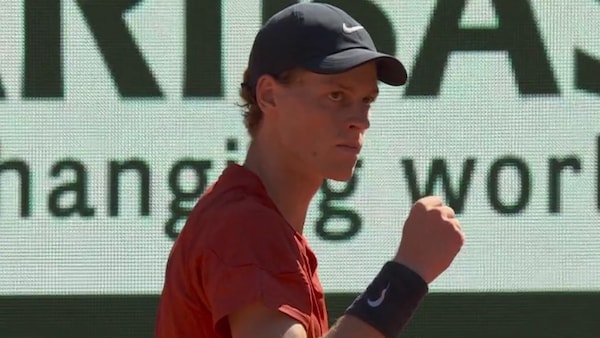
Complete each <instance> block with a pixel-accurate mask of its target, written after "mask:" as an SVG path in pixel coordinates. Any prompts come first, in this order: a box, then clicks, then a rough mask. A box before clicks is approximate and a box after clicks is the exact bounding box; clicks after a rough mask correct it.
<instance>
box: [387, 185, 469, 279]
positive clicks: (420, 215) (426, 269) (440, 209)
mask: <svg viewBox="0 0 600 338" xmlns="http://www.w3.org/2000/svg"><path fill="white" fill-rule="evenodd" d="M464 241H465V236H464V234H463V232H462V230H461V227H460V223H459V222H458V219H456V218H455V215H454V210H452V208H450V207H448V206H445V205H444V203H443V202H442V200H441V199H440V198H439V197H437V196H427V197H423V198H421V199H419V200H418V201H417V202H415V204H414V205H413V207H412V209H411V210H410V214H409V215H408V218H407V219H406V222H405V223H404V229H403V230H402V240H401V241H400V247H399V248H398V253H397V254H396V257H395V259H394V260H395V261H396V262H398V263H402V264H404V265H406V266H407V267H408V268H410V269H412V270H413V271H415V272H416V273H418V274H419V275H420V276H421V277H422V278H423V279H424V280H425V282H427V284H429V283H431V282H433V280H434V279H436V278H437V277H438V276H439V275H440V274H441V273H442V272H444V271H445V270H446V269H447V268H448V267H449V266H450V263H452V261H453V260H454V257H456V255H457V254H458V252H459V251H460V248H461V247H462V245H463V243H464Z"/></svg>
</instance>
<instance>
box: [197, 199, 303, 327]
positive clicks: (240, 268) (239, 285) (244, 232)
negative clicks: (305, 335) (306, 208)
mask: <svg viewBox="0 0 600 338" xmlns="http://www.w3.org/2000/svg"><path fill="white" fill-rule="evenodd" d="M210 243H212V245H210V248H209V249H208V250H206V251H205V253H204V254H203V256H202V260H201V263H200V267H199V271H200V276H199V277H200V279H201V283H202V286H203V290H204V293H205V299H206V300H207V302H208V306H209V308H210V310H211V313H212V316H213V324H214V325H215V329H216V330H217V331H218V332H220V333H223V334H226V333H228V332H229V325H228V322H227V316H228V315H229V314H231V313H232V312H234V311H236V310H238V309H241V308H242V307H244V306H245V305H249V304H251V303H254V302H257V301H259V302H261V303H263V304H264V305H265V306H266V307H267V308H270V309H273V310H277V311H280V312H282V313H284V314H286V315H288V316H290V317H291V318H293V319H295V320H297V321H298V322H300V323H301V324H302V325H303V326H304V327H305V328H306V329H307V330H309V326H310V320H309V318H310V311H311V304H310V286H309V285H310V284H309V283H310V279H307V277H306V274H305V273H304V272H303V270H302V255H303V254H302V252H301V249H300V248H299V246H298V245H297V244H296V241H295V238H294V230H293V229H292V228H291V227H290V226H289V225H288V224H287V223H286V222H285V221H284V220H283V218H282V217H281V216H279V214H278V213H277V212H275V211H273V210H268V209H259V210H251V212H245V210H238V211H237V212H232V213H229V214H228V215H227V216H226V217H223V222H217V223H216V224H215V231H214V234H213V238H212V240H211V241H210Z"/></svg>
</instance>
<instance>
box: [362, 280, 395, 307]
mask: <svg viewBox="0 0 600 338" xmlns="http://www.w3.org/2000/svg"><path fill="white" fill-rule="evenodd" d="M389 287H390V283H388V285H387V286H386V287H385V289H383V291H381V295H380V296H379V298H377V299H376V300H370V299H367V304H369V306H370V307H378V306H379V305H381V303H383V300H384V299H385V292H386V291H387V289H388V288H389Z"/></svg>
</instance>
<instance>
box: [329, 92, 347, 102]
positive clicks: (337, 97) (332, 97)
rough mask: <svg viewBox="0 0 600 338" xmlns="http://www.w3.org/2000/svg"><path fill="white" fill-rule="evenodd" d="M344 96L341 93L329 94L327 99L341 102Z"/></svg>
mask: <svg viewBox="0 0 600 338" xmlns="http://www.w3.org/2000/svg"><path fill="white" fill-rule="evenodd" d="M343 97H344V95H343V94H342V92H331V93H329V99H330V100H332V101H341V100H342V98H343Z"/></svg>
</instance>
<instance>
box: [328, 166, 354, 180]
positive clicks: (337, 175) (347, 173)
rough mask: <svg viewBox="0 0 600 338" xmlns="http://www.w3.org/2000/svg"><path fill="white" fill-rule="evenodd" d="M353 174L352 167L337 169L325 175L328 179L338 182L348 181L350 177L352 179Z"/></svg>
mask: <svg viewBox="0 0 600 338" xmlns="http://www.w3.org/2000/svg"><path fill="white" fill-rule="evenodd" d="M353 175H354V167H352V168H351V169H350V170H338V171H335V172H332V173H330V174H329V175H327V176H326V177H327V178H328V179H330V180H334V181H338V182H348V181H350V179H352V176H353Z"/></svg>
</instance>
